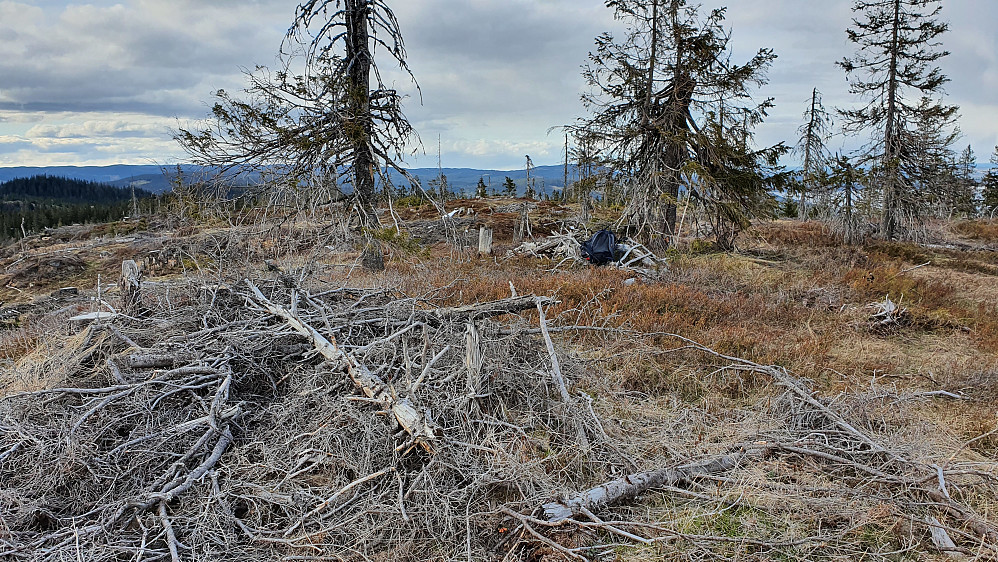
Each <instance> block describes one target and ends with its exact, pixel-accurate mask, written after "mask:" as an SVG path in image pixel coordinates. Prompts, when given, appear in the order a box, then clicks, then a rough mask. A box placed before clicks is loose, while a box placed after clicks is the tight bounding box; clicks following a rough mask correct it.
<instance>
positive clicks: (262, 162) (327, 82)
mask: <svg viewBox="0 0 998 562" xmlns="http://www.w3.org/2000/svg"><path fill="white" fill-rule="evenodd" d="M375 50H377V51H378V53H379V54H382V53H383V54H384V57H385V58H387V59H390V60H391V61H392V63H393V64H395V65H397V66H398V67H399V68H400V69H401V70H402V71H403V72H404V73H405V74H407V75H408V76H409V77H410V78H413V76H412V73H411V71H410V70H409V66H408V64H407V62H406V51H405V46H404V43H403V40H402V34H401V31H400V30H399V25H398V20H397V19H396V18H395V15H394V13H393V12H392V10H391V9H390V8H389V6H388V4H387V3H386V2H384V1H383V0H309V1H307V2H303V3H302V4H300V5H299V6H298V7H297V9H296V12H295V19H294V23H293V24H292V25H291V27H290V28H289V29H288V32H287V35H286V37H285V40H284V44H283V45H282V48H281V53H280V55H281V56H280V59H281V65H282V66H281V69H280V70H278V71H276V72H272V71H270V70H269V69H267V68H264V67H257V69H256V71H254V72H251V73H248V75H247V78H248V80H249V86H248V87H247V89H246V90H245V91H244V94H245V98H244V99H240V98H237V97H234V96H232V95H230V94H229V93H227V92H225V91H223V90H220V91H219V92H218V93H217V94H216V96H215V97H216V99H215V104H214V107H213V108H212V115H211V117H210V118H209V119H208V120H206V121H205V122H204V123H202V124H199V125H198V126H196V127H191V128H182V129H180V130H179V131H178V132H177V133H176V135H175V138H176V140H177V141H178V142H179V143H180V144H181V146H182V147H183V148H184V149H185V150H186V151H187V153H188V154H189V155H190V156H191V158H192V159H193V160H194V162H195V163H197V164H201V165H205V166H210V167H214V168H218V169H220V170H222V171H233V170H237V171H240V172H246V171H260V170H266V171H268V172H271V173H277V174H278V175H279V176H280V177H282V178H284V179H285V182H286V183H287V184H289V185H292V186H294V187H295V188H299V189H300V188H305V189H306V190H307V191H308V193H310V194H311V195H312V197H317V196H318V194H319V193H326V194H329V195H331V196H332V197H333V198H334V199H341V198H342V191H341V189H340V187H341V186H349V187H350V189H351V190H352V192H353V197H354V203H355V204H354V209H355V211H356V213H357V216H358V217H359V219H360V223H361V225H363V226H367V225H371V224H377V223H378V218H377V214H376V213H375V200H376V193H375V176H376V174H379V173H383V170H385V169H386V168H393V169H396V170H398V171H400V172H402V173H403V174H405V172H404V170H402V169H401V167H400V166H399V165H398V164H397V162H399V161H400V160H401V159H402V156H403V154H404V152H405V151H406V148H407V146H408V145H409V144H410V143H411V142H412V141H413V140H416V136H415V132H414V131H413V129H412V127H411V125H410V124H409V122H408V121H407V119H406V117H405V115H404V114H403V112H402V103H401V101H402V97H403V96H402V95H401V94H400V93H399V92H398V91H397V90H395V89H393V88H390V87H388V86H386V85H385V83H384V81H383V79H382V75H381V73H380V72H379V70H378V66H377V64H376V61H375V57H374V53H375ZM413 84H415V79H414V78H413ZM382 179H383V180H384V179H385V178H382ZM328 200H329V199H328V198H326V199H325V201H323V202H326V201H328Z"/></svg>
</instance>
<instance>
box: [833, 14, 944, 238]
mask: <svg viewBox="0 0 998 562" xmlns="http://www.w3.org/2000/svg"><path fill="white" fill-rule="evenodd" d="M941 10H942V3H941V0H857V2H856V3H855V5H854V6H853V12H855V13H856V14H857V17H855V18H854V19H853V25H852V27H850V28H849V29H847V30H846V33H847V34H848V36H849V40H850V41H852V42H853V43H855V44H856V45H857V53H856V55H855V56H853V57H852V58H845V59H843V60H842V61H840V62H839V63H838V65H839V66H841V67H842V68H843V69H844V70H845V72H846V74H847V76H850V77H852V76H854V75H858V78H857V79H853V80H852V81H851V82H850V88H849V89H850V91H851V92H852V93H853V94H855V95H856V96H858V97H859V98H861V99H863V100H865V102H866V105H864V106H862V107H860V108H858V109H845V110H839V113H840V114H841V116H842V117H843V119H844V121H845V123H844V127H845V129H846V131H847V132H854V133H856V132H860V131H865V130H871V131H872V132H873V135H872V140H871V141H870V143H869V144H868V145H867V146H866V148H865V149H864V151H863V152H864V158H863V160H864V164H866V165H869V166H871V167H873V168H875V169H876V170H877V174H878V176H877V184H878V185H879V190H880V192H881V195H882V208H881V224H880V233H881V235H882V236H883V237H884V238H887V239H891V238H898V237H910V236H912V235H913V234H914V233H915V232H916V231H917V227H918V224H919V223H920V217H921V215H922V212H923V207H924V206H925V201H924V199H923V194H922V193H921V192H920V191H919V190H918V189H917V184H918V172H919V170H920V168H919V156H920V151H924V150H925V146H924V140H925V137H924V136H922V137H921V139H920V138H919V137H920V135H919V134H918V129H917V127H916V123H917V122H919V121H922V122H923V123H924V122H925V121H926V120H928V121H936V122H939V123H945V122H948V121H949V120H951V119H952V118H953V117H954V116H955V114H956V111H957V108H956V106H952V105H945V104H943V103H942V102H940V101H934V100H933V99H930V98H931V97H932V96H938V95H940V94H941V93H942V87H943V85H944V84H945V83H946V82H947V81H948V79H947V78H946V76H945V75H944V74H943V73H942V71H941V70H940V68H939V67H938V66H935V62H936V61H937V60H939V59H940V58H942V57H944V56H946V55H947V54H948V53H947V52H946V51H943V50H940V49H939V46H940V43H939V42H938V41H937V38H938V37H939V36H940V35H942V34H943V33H945V32H946V30H947V29H948V26H947V24H945V23H943V22H940V21H939V13H940V11H941ZM923 99H924V100H928V101H927V102H926V103H923ZM922 128H923V129H924V127H922ZM920 140H921V141H923V142H920Z"/></svg>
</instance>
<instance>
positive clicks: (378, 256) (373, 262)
mask: <svg viewBox="0 0 998 562" xmlns="http://www.w3.org/2000/svg"><path fill="white" fill-rule="evenodd" d="M360 265H362V266H363V267H364V269H367V270H369V271H384V269H385V256H384V254H382V253H381V244H378V243H377V242H371V243H370V244H368V245H367V246H366V247H365V248H364V252H363V253H361V254H360Z"/></svg>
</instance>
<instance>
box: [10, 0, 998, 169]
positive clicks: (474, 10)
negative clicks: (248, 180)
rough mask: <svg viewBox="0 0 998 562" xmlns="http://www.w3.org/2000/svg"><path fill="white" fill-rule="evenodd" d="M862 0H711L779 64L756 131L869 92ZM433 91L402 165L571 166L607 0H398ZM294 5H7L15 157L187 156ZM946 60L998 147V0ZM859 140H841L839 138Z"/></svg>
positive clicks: (978, 146) (958, 16)
mask: <svg viewBox="0 0 998 562" xmlns="http://www.w3.org/2000/svg"><path fill="white" fill-rule="evenodd" d="M852 3H853V2H852V0H821V1H820V2H819V1H815V0H727V2H726V3H725V2H716V3H715V2H712V1H710V0H704V1H703V2H702V4H703V5H704V8H714V7H717V6H721V5H725V4H726V5H727V6H728V12H727V16H728V17H727V24H728V26H729V27H730V28H731V30H732V43H731V45H732V47H733V50H734V59H735V61H736V62H737V61H739V60H741V61H745V60H748V58H749V57H751V55H752V54H754V53H755V52H756V50H758V49H759V48H761V47H769V48H772V49H774V51H775V52H776V53H777V55H778V57H779V58H778V59H777V60H776V61H775V62H774V64H773V66H772V67H771V68H770V70H769V74H768V75H769V83H768V84H767V85H765V86H763V87H762V88H760V89H758V90H757V92H756V95H757V96H758V98H759V99H764V98H766V97H773V98H774V99H775V103H776V107H775V109H774V110H772V111H771V113H770V116H769V118H768V119H767V121H766V122H765V123H764V124H762V125H761V126H760V127H759V128H758V129H757V134H756V141H757V142H758V143H759V144H764V145H771V144H775V143H777V142H780V141H790V142H791V143H793V142H794V140H795V139H796V137H797V136H798V134H797V128H798V127H799V126H800V124H801V121H802V113H803V112H804V110H805V108H806V105H807V103H808V101H809V100H810V94H811V89H812V88H813V87H817V88H818V89H819V90H821V92H822V93H823V96H824V103H825V105H826V107H828V108H834V107H843V108H844V107H852V106H854V105H856V104H857V103H858V100H856V99H855V98H854V97H852V96H851V95H850V94H849V93H848V82H847V81H846V77H845V75H844V74H843V72H842V71H841V69H839V68H838V67H837V66H836V65H835V64H834V62H835V61H837V60H841V59H842V58H843V57H845V56H851V55H852V54H854V47H853V46H852V45H851V44H849V43H848V42H847V41H846V35H845V29H846V27H848V26H849V24H850V20H851V17H852V13H851V7H852ZM389 4H390V5H391V6H392V7H393V8H394V10H395V12H396V15H397V16H398V20H399V23H400V26H401V29H402V34H403V36H404V38H405V42H406V48H407V50H408V62H409V65H410V67H411V69H412V72H413V74H414V75H415V77H416V79H417V81H418V83H419V87H420V91H418V92H417V91H416V90H415V88H413V86H412V84H411V83H410V82H409V81H407V80H406V79H405V78H404V76H402V75H400V74H398V73H393V72H390V71H389V72H388V73H387V77H388V79H389V80H390V81H391V85H393V86H395V87H397V88H398V89H399V90H400V91H403V92H407V93H408V96H409V97H408V98H407V99H406V101H405V113H406V115H407V116H408V118H409V120H410V122H411V123H412V124H413V126H414V127H415V129H416V131H417V132H418V133H419V136H420V138H421V140H422V147H418V146H417V147H415V150H416V154H415V155H414V156H412V157H409V158H408V159H407V160H406V162H405V164H406V165H408V166H410V167H431V166H436V164H437V148H438V139H439V146H440V151H441V161H442V164H443V166H444V167H467V168H485V169H500V170H511V169H517V168H521V167H522V166H523V164H524V161H525V158H524V156H525V155H528V154H529V155H530V156H531V159H532V160H533V162H534V164H536V165H545V164H558V163H560V162H561V161H562V158H563V156H562V154H563V142H564V140H563V137H562V136H561V134H560V133H559V132H558V131H551V128H552V127H557V126H559V125H564V124H568V123H571V122H573V121H574V120H575V119H576V118H577V117H579V116H582V115H585V110H584V108H583V107H582V104H581V102H580V101H579V96H580V94H581V93H582V92H583V91H585V88H586V86H585V83H584V81H583V79H582V77H581V74H580V70H581V66H582V65H583V64H584V63H585V62H586V56H587V54H588V52H589V51H590V50H592V48H593V39H594V38H595V37H596V36H597V35H598V34H600V33H601V32H603V31H607V30H615V29H619V24H617V23H616V22H614V20H613V17H612V12H611V11H610V10H609V9H607V8H606V7H605V6H604V3H603V1H602V0H394V1H393V0H389ZM296 6H297V2H295V1H287V0H119V1H117V2H114V1H105V0H93V1H90V2H73V1H61V2H60V1H54V0H35V1H32V0H0V166H54V165H108V164H172V163H175V162H177V161H179V160H181V159H182V156H183V154H182V151H181V150H180V149H179V147H178V145H177V144H176V143H175V142H174V141H173V140H172V139H171V130H174V129H176V128H177V127H180V126H187V125H190V124H192V123H193V122H194V121H195V120H197V119H201V118H203V117H205V116H206V115H207V113H208V109H209V107H210V105H211V102H212V94H213V93H214V92H215V91H217V90H218V89H226V90H227V91H230V92H237V91H239V90H240V89H241V88H242V87H243V86H245V83H246V82H245V77H244V75H243V72H245V71H246V70H247V69H252V68H254V67H255V66H256V65H263V66H275V64H276V62H277V60H276V53H277V52H278V49H279V47H280V44H281V40H282V38H283V34H284V32H285V31H286V30H287V27H288V25H289V24H290V23H291V20H292V18H293V17H294V10H295V7H296ZM943 6H944V8H943V19H944V20H945V21H947V22H948V23H949V25H950V32H949V33H947V34H945V35H943V36H942V41H943V44H944V48H945V49H947V50H948V51H950V52H951V53H952V54H951V55H950V56H948V57H945V58H944V59H942V60H941V62H940V66H941V67H942V69H943V71H944V73H945V74H946V75H948V76H949V78H950V79H951V82H950V83H949V84H947V86H946V93H947V95H948V97H947V101H948V102H949V103H954V104H957V105H959V106H960V108H961V109H960V114H961V118H960V121H959V124H960V129H961V130H962V132H963V137H962V138H961V139H960V141H959V147H964V146H966V145H968V144H970V145H972V146H973V148H974V150H975V152H976V153H977V157H978V161H981V162H985V161H987V159H988V157H989V156H990V154H991V153H992V151H993V150H994V147H995V145H996V144H998V32H996V31H995V27H994V22H996V21H998V2H995V1H993V0H992V1H987V2H979V1H974V0H946V1H945V2H944V4H943ZM856 143H857V140H856V139H849V138H844V137H836V138H835V139H833V141H832V143H831V148H832V149H839V148H847V149H848V148H850V147H851V146H854V145H855V144H856Z"/></svg>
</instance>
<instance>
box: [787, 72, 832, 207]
mask: <svg viewBox="0 0 998 562" xmlns="http://www.w3.org/2000/svg"><path fill="white" fill-rule="evenodd" d="M831 128H832V119H831V115H829V113H828V111H827V110H826V109H825V106H824V105H823V104H822V103H821V92H819V91H818V89H817V88H814V89H813V90H812V91H811V101H810V102H809V103H808V108H807V109H806V110H805V111H804V124H803V125H801V127H800V129H798V133H799V134H800V138H799V139H798V140H797V146H796V151H797V153H798V154H799V155H800V156H801V158H802V166H801V173H800V178H799V179H800V183H799V187H798V189H800V204H799V205H798V208H799V214H800V217H801V220H805V219H806V218H807V199H808V196H809V195H810V196H812V197H813V196H816V195H818V196H820V195H821V194H820V193H818V191H819V187H820V185H821V181H820V179H821V176H822V173H823V172H824V170H825V168H826V166H827V165H828V149H827V147H826V143H827V142H828V139H829V138H831Z"/></svg>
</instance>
